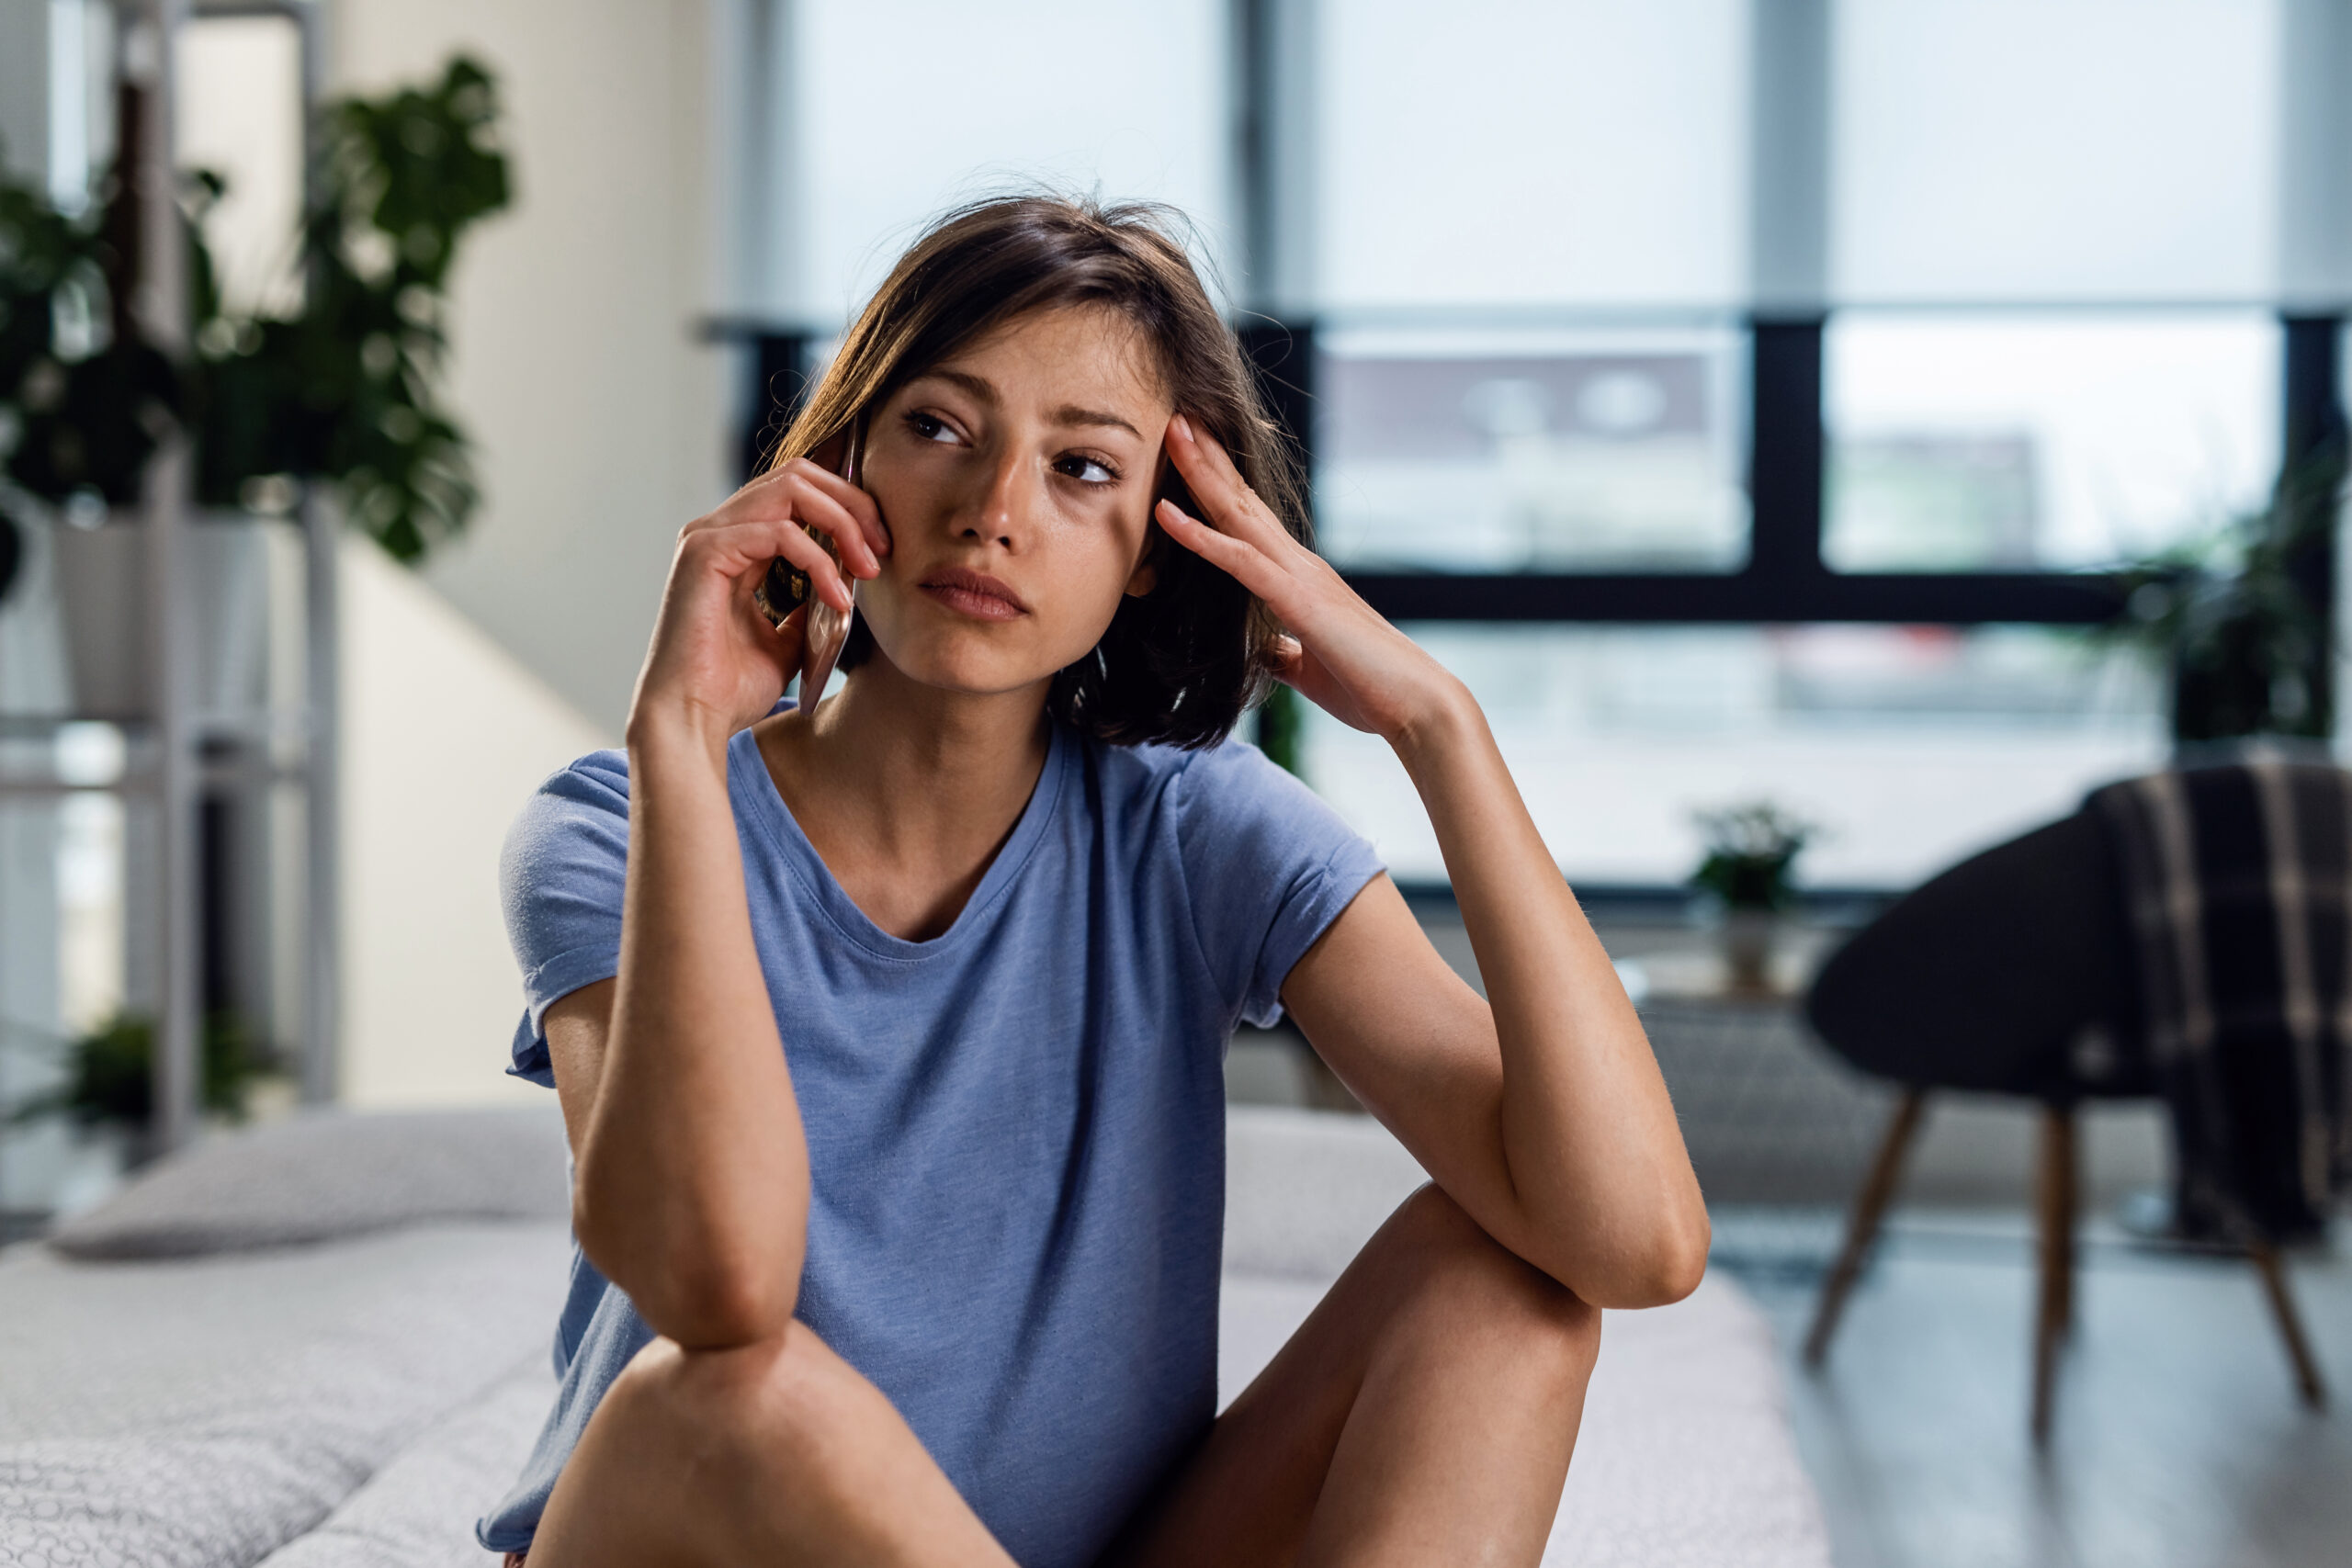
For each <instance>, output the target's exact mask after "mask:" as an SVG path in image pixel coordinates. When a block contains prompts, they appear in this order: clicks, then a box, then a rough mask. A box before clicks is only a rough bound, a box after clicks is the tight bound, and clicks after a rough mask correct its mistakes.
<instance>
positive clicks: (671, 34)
mask: <svg viewBox="0 0 2352 1568" xmlns="http://www.w3.org/2000/svg"><path fill="white" fill-rule="evenodd" d="M333 4H334V11H333V14H332V17H331V26H330V61H331V67H330V74H331V78H332V89H333V90H337V91H352V90H359V91H371V92H373V91H380V90H382V89H383V88H385V87H387V86H389V85H394V84H403V83H409V82H414V81H420V80H425V79H430V78H432V77H435V76H437V75H438V73H439V72H440V70H441V68H442V66H443V64H444V63H445V62H447V59H448V57H449V56H450V55H451V54H453V53H455V52H457V51H466V52H468V53H470V54H472V55H474V56H475V57H476V58H478V59H480V60H481V62H483V63H485V64H486V65H488V66H489V67H490V68H491V70H492V72H493V73H495V74H496V75H497V78H498V82H499V88H500V92H501V94H502V96H503V103H504V107H505V111H506V112H505V118H506V128H507V137H506V143H505V145H506V151H507V153H508V155H509V158H510V160H511V162H512V170H513V175H514V179H515V204H514V206H513V208H512V209H510V210H509V211H508V212H507V213H505V214H504V215H503V216H501V217H499V218H497V219H494V220H491V221H490V222H489V223H487V224H485V225H484V226H483V227H482V228H481V230H479V231H477V232H476V234H475V235H474V237H473V238H472V240H471V241H470V242H469V245H468V249H467V251H466V252H465V254H464V255H463V258H462V259H461V261H460V263H459V266H458V274H457V276H456V281H455V289H454V299H453V310H452V316H451V320H450V322H449V329H450V339H451V342H452V344H453V345H454V356H453V363H452V381H451V386H450V394H451V400H452V401H453V402H454V403H455V405H456V407H457V410H458V414H459V417H460V418H461V419H462V421H463V423H465V425H466V427H467V429H468V430H469V432H470V434H472V436H473V438H474V441H475V444H476V452H477V461H478V463H479V465H480V473H481V480H482V486H483V491H484V502H483V504H482V507H481V511H480V512H479V513H478V514H477V515H476V517H475V519H474V522H473V525H472V527H471V529H470V530H469V534H468V535H467V536H466V537H465V538H464V539H462V540H461V541H459V542H458V543H456V544H454V545H452V546H449V547H445V548H444V549H442V550H440V551H438V552H436V553H435V555H434V557H433V558H431V560H430V561H429V562H428V563H427V565H426V566H425V568H424V570H423V572H422V573H421V574H411V573H405V572H402V571H401V570H400V569H398V568H396V567H394V566H392V565H391V564H390V562H388V561H386V560H385V559H384V558H381V557H380V556H379V555H377V554H375V553H374V552H373V551H372V547H367V546H365V545H362V544H355V545H354V546H353V547H351V548H350V549H349V550H347V551H346V558H345V609H346V615H347V617H348V620H347V625H346V633H345V655H344V657H345V682H346V686H345V737H346V739H345V746H346V751H345V780H346V785H345V800H344V822H345V854H346V856H347V860H346V873H345V876H346V883H345V886H346V890H347V891H346V896H345V944H346V945H345V995H344V1042H343V1072H344V1078H343V1082H344V1098H345V1100H347V1101H348V1102H350V1103H353V1104H356V1105H365V1106H389V1105H414V1104H450V1103H461V1102H466V1101H472V1100H497V1099H503V1098H508V1097H517V1096H520V1097H528V1096H533V1095H540V1094H543V1092H544V1091H541V1090H538V1089H532V1088H530V1087H529V1086H527V1085H524V1084H522V1083H520V1082H519V1080H516V1079H513V1078H507V1077H503V1076H502V1073H503V1066H504V1063H505V1054H506V1043H507V1040H508V1037H509V1035H510V1034H511V1032H513V1029H514V1026H515V1018H516V1016H517V1014H518V1012H519V1010H520V1008H521V988H520V986H519V983H518V980H517V976H516V974H515V964H514V960H513V958H512V956H511V954H510V953H509V952H508V950H507V946H506V939H505V933H504V931H503V926H502V924H501V919H500V913H499V907H498V901H497V887H496V877H497V863H498V850H499V845H500V843H501V841H502V840H503V835H504V833H505V830H506V827H507V825H508V823H509V822H510V821H512V819H513V818H514V814H515V810H516V809H517V808H518V807H520V806H521V805H522V803H523V800H524V798H525V797H526V795H528V793H529V792H530V790H531V789H532V788H534V787H535V786H536V785H537V784H538V783H539V781H540V780H541V779H542V778H544V777H545V776H546V775H547V774H548V773H549V772H551V771H552V770H553V769H555V768H557V767H560V766H561V765H562V764H563V763H564V762H566V761H570V760H571V758H573V757H575V756H577V755H579V754H580V753H581V752H582V751H585V750H592V749H594V748H595V747H597V746H600V745H605V744H610V743H611V740H612V739H613V738H615V737H616V736H617V735H618V734H619V731H620V728H621V723H622V720H623V718H624V717H625V716H626V714H627V710H628V695H629V690H630V687H631V684H632V683H633V682H634V680H635V678H636V672H637V668H638V665H639V661H640V660H641V659H642V657H643V654H644V649H645V642H646V638H647V637H648V636H649V635H650V631H651V627H652V620H653V612H654V608H655V604H656V602H657V600H658V597H659V595H660V592H661V588H662V578H663V575H664V572H665V570H666V569H667V566H668V561H669V554H670V547H671V544H672V541H673V538H674V537H675V536H676V533H677V530H678V528H679V527H680V526H681V525H684V523H686V522H688V521H689V520H691V519H692V518H694V517H695V516H696V515H698V514H699V513H702V512H704V511H707V510H708V508H709V507H710V506H711V505H712V504H714V503H715V502H717V501H718V500H719V499H721V498H723V497H724V496H725V495H726V493H727V492H728V491H729V488H730V484H729V477H728V472H727V468H728V462H729V446H730V433H729V428H728V424H729V417H730V409H729V375H730V374H731V372H732V366H731V364H730V362H729V356H728V355H727V354H726V352H725V351H722V350H719V349H717V348H714V347H712V346H709V345H707V344H703V343H702V342H700V341H699V335H698V333H697V330H696V329H697V325H698V323H699V321H700V320H701V319H702V318H703V317H704V316H706V315H707V314H709V313H711V312H712V310H714V308H715V307H716V306H717V304H718V301H719V300H720V299H721V298H722V295H721V292H720V289H721V280H722V277H723V268H722V266H721V265H720V247H721V245H722V243H724V242H723V232H724V231H723V227H722V224H721V222H720V220H721V218H722V216H723V215H722V214H721V213H720V211H719V207H718V197H717V196H716V192H717V191H718V188H719V187H720V186H721V185H722V183H723V175H724V171H723V169H722V168H721V167H720V166H719V164H718V163H717V161H716V159H717V154H718V151H719V150H720V149H718V137H717V135H716V132H715V130H714V121H715V119H716V117H717V115H718V112H719V109H718V107H717V105H716V97H717V94H716V93H715V91H714V85H713V79H714V77H715V76H717V75H718V66H719V65H720V64H721V63H723V62H719V61H718V60H717V59H716V56H717V54H718V52H719V51H718V49H717V48H716V47H715V43H714V34H713V30H712V29H713V28H714V25H715V23H714V19H713V18H714V13H715V12H720V11H723V7H724V5H725V0H498V3H497V4H494V5H484V4H480V3H476V0H333Z"/></svg>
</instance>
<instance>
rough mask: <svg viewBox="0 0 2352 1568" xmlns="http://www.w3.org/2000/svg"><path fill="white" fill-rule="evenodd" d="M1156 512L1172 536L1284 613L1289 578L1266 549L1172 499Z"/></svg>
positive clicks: (1161, 526) (1161, 504) (1276, 612)
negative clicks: (1207, 521)
mask: <svg viewBox="0 0 2352 1568" xmlns="http://www.w3.org/2000/svg"><path fill="white" fill-rule="evenodd" d="M1152 515H1153V516H1154V517H1156V518H1157V519H1159V526H1160V528H1161V529H1162V530H1163V531H1165V532H1166V534H1167V535H1168V536H1169V537H1170V538H1171V539H1173V540H1175V541H1176V542H1177V543H1178V544H1180V545H1182V546H1183V547H1185V548H1186V549H1188V550H1190V551H1192V552H1193V554H1194V555H1196V556H1199V557H1200V558H1202V559H1203V560H1205V561H1207V562H1208V563H1209V564H1210V565H1211V566H1214V567H1219V568H1222V569H1223V570H1225V571H1226V572H1227V574H1228V575H1230V576H1231V577H1232V578H1233V579H1234V580H1235V581H1238V582H1239V583H1240V584H1241V586H1242V587H1244V588H1247V589H1248V590H1250V592H1252V593H1254V594H1256V595H1257V596H1258V597H1259V598H1261V599H1263V600H1264V601H1265V602H1266V603H1267V604H1270V605H1272V606H1273V607H1274V613H1275V614H1276V615H1280V614H1282V605H1281V604H1280V603H1279V602H1278V601H1280V600H1281V599H1283V598H1284V597H1286V595H1284V594H1283V586H1284V585H1285V584H1286V583H1287V581H1289V580H1288V578H1287V577H1286V576H1285V575H1284V574H1283V570H1282V568H1281V567H1280V566H1278V565H1277V564H1275V562H1273V561H1272V559H1270V558H1268V557H1267V555H1266V553H1265V551H1263V550H1261V549H1260V548H1258V547H1256V546H1255V545H1253V544H1250V542H1249V541H1247V540H1245V539H1237V538H1235V537H1234V536H1232V535H1230V534H1226V533H1221V532H1219V531H1218V530H1216V529H1215V528H1212V527H1210V526H1209V525H1207V524H1205V523H1204V522H1202V521H1201V520H1200V519H1199V518H1197V517H1194V516H1193V515H1191V514H1190V513H1187V512H1185V510H1184V509H1183V508H1182V507H1181V506H1178V505H1177V504H1176V503H1175V502H1172V501H1163V502H1160V503H1159V506H1157V507H1156V508H1154V509H1153V512H1152Z"/></svg>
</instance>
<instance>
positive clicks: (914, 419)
mask: <svg viewBox="0 0 2352 1568" xmlns="http://www.w3.org/2000/svg"><path fill="white" fill-rule="evenodd" d="M907 428H908V429H909V430H911V431H913V432H914V433H915V434H917V435H918V436H921V437H922V439H923V440H925V441H944V442H950V443H952V442H954V441H955V439H956V432H955V431H954V430H952V429H950V428H949V427H948V424H947V422H946V421H945V420H944V419H941V418H940V417H939V416H938V415H936V414H928V413H924V412H922V411H921V410H917V411H916V412H912V413H910V414H909V415H907Z"/></svg>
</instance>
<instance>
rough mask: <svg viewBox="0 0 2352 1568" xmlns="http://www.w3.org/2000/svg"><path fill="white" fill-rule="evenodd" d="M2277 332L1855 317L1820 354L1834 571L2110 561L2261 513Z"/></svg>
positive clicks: (2161, 324) (2271, 445) (2117, 319)
mask: <svg viewBox="0 0 2352 1568" xmlns="http://www.w3.org/2000/svg"><path fill="white" fill-rule="evenodd" d="M2279 355H2280V337H2279V332H2278V319H2277V318H2276V317H2274V316H2269V315H2266V314H2264V313H2262V312H2260V311H2256V310H2230V311H2172V312H2166V313H2161V314H2156V313H2145V312H2129V313H2108V314H2101V315H2093V316H2085V315H2080V314H2075V315H2064V314H2061V315H2055V316H2053V315H2052V314H2050V313H2046V312H2045V313H2039V314H2032V315H2016V314H2001V313H1998V312H1982V311H1967V312H1942V313H1938V314H1934V315H1921V314H1917V313H1903V312H1885V311H1872V310H1851V311H1844V312H1840V313H1839V314H1838V316H1837V317H1836V318H1835V319H1834V320H1832V321H1831V322H1830V324H1829V328H1828V332H1827V334H1826V340H1825V342H1824V344H1823V360H1824V363H1823V377H1824V412H1825V415H1826V423H1827V427H1828V439H1829V449H1828V464H1829V467H1828V475H1827V496H1826V509H1827V510H1826V534H1825V536H1824V540H1823V554H1824V556H1825V557H1826V559H1827V561H1828V564H1829V565H1830V566H1831V567H1833V568H1835V569H1837V570H1840V571H1983V570H2007V571H2032V570H2070V569H2075V568H2081V567H2104V566H2110V565H2113V564H2114V563H2116V562H2117V561H2119V560H2124V559H2129V558H2135V557H2140V556H2144V555H2147V554H2149V553H2150V552H2152V551H2154V550H2157V549H2161V548H2163V547H2165V546H2168V545H2173V544H2177V543H2179V542H2180V541H2181V540H2182V539H2183V538H2185V537H2189V536H2195V535H2197V534H2199V533H2201V532H2204V531H2206V530H2209V529H2211V527H2212V526H2213V525H2215V524H2216V523H2217V522H2219V521H2220V520H2221V519H2222V517H2224V516H2225V515H2227V514H2228V513H2231V512H2233V511H2235V510H2240V509H2243V508H2245V507H2247V506H2250V505H2254V504H2256V503H2257V502H2260V501H2261V499H2262V497H2263V495H2264V493H2265V491H2267V490H2268V488H2269V486H2270V483H2271V480H2272V479H2273V478H2274V477H2275V476H2276V474H2277V472H2278V450H2279V440H2280V434H2281V433H2280V428H2279V407H2278V388H2279Z"/></svg>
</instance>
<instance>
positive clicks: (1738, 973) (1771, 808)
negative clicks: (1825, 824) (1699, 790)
mask: <svg viewBox="0 0 2352 1568" xmlns="http://www.w3.org/2000/svg"><path fill="white" fill-rule="evenodd" d="M1692 817H1693V819H1694V820H1696V821H1697V823H1698V824H1699V830H1700V832H1701V834H1702V836H1703V838H1704V840H1705V843H1706V856H1705V858H1704V859H1702V861H1700V863H1699V869H1698V870H1697V871H1695V872H1693V873H1692V874H1691V886H1694V887H1696V888H1698V889H1699V890H1700V891H1701V892H1702V893H1703V894H1705V895H1707V896H1709V897H1710V898H1711V900H1712V901H1713V904H1714V905H1715V906H1716V908H1718V909H1720V910H1721V912H1722V924H1721V927H1720V928H1719V929H1720V931H1721V932H1722V941H1723V954H1724V970H1725V973H1726V976H1727V978H1728V981H1729V985H1730V988H1731V989H1733V990H1735V991H1745V992H1752V993H1758V994H1761V993H1764V992H1767V991H1770V989H1771V987H1772V981H1771V972H1772V950H1773V947H1774V946H1775V944H1776V943H1777V942H1778V940H1779V937H1780V930H1781V919H1782V917H1783V915H1784V914H1785V913H1786V911H1787V910H1788V908H1790V906H1791V905H1792V904H1794V903H1795V901H1796V883H1795V880H1794V878H1793V876H1792V869H1793V868H1794V866H1795V864H1796V858H1797V856H1798V855H1799V854H1800V853H1802V852H1804V847H1805V844H1806V843H1807V842H1808V841H1809V840H1811V839H1812V838H1813V836H1814V834H1815V831H1816V830H1817V829H1815V827H1814V826H1813V824H1811V823H1809V822H1805V821H1803V820H1801V819H1799V818H1796V817H1793V816H1792V815H1790V814H1789V813H1788V812H1786V811H1783V810H1782V809H1781V807H1779V806H1778V805H1776V804H1774V803H1773V802H1771V801H1770V800H1756V801H1750V802H1747V803H1746V804H1744V805H1737V806H1727V807H1720V808H1718V809H1716V810H1713V811H1699V812H1694V813H1692Z"/></svg>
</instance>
